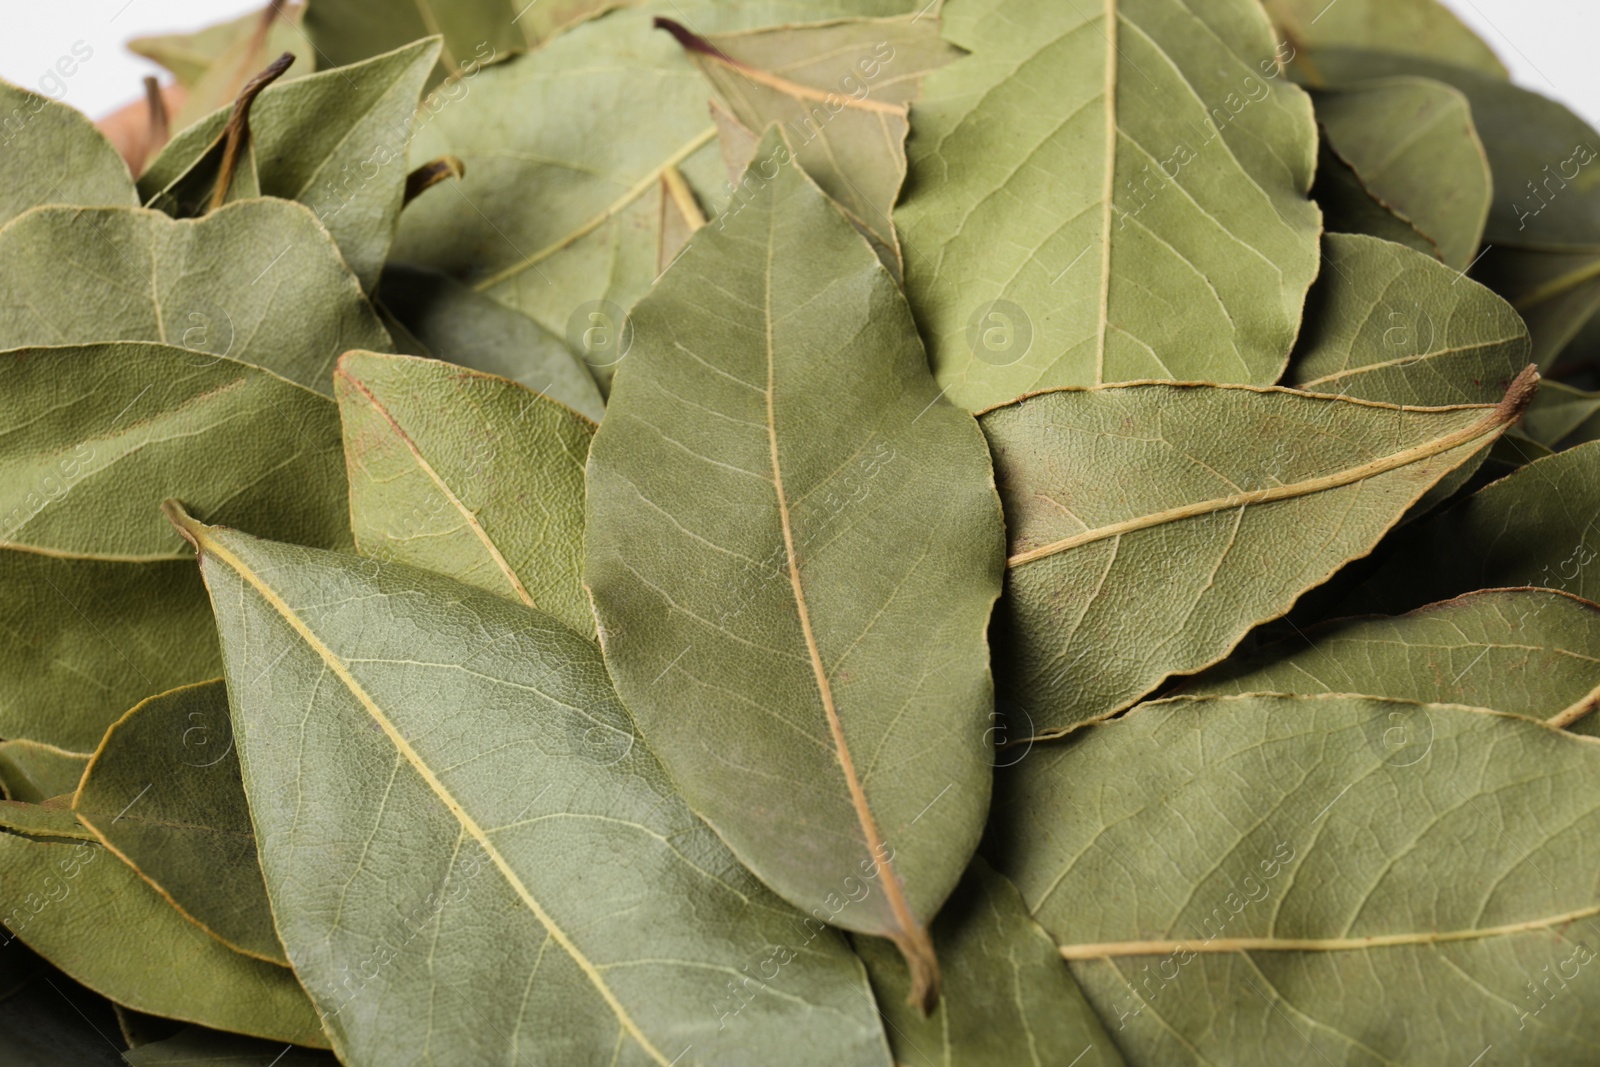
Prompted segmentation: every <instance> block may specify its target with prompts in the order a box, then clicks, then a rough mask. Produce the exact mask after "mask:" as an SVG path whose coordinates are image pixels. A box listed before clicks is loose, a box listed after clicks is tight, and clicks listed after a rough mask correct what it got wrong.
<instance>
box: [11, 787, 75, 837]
mask: <svg viewBox="0 0 1600 1067" xmlns="http://www.w3.org/2000/svg"><path fill="white" fill-rule="evenodd" d="M0 830H6V831H9V832H11V833H14V834H24V835H26V836H28V837H37V838H48V839H51V840H63V839H67V840H77V841H93V840H95V836H94V832H93V831H91V830H90V829H89V828H88V827H86V826H84V825H83V823H81V822H80V821H78V816H77V815H75V814H74V813H73V811H72V797H71V795H70V794H69V795H67V796H59V797H50V798H48V799H46V800H43V801H40V802H39V803H37V804H26V803H23V802H21V801H16V800H0Z"/></svg>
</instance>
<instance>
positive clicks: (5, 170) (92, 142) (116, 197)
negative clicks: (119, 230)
mask: <svg viewBox="0 0 1600 1067" xmlns="http://www.w3.org/2000/svg"><path fill="white" fill-rule="evenodd" d="M0 116H3V118H0V226H3V225H4V224H5V223H7V222H10V221H11V220H12V219H14V218H16V217H17V216H18V215H20V214H22V213H23V212H24V211H27V210H28V209H29V208H34V207H38V206H39V205H40V204H81V205H84V206H92V207H102V206H103V207H134V206H136V205H137V204H138V202H139V201H138V197H137V195H136V194H135V193H134V191H133V185H132V182H133V179H132V178H131V177H129V175H128V167H127V164H125V163H123V162H122V157H121V156H119V155H117V150H116V149H115V148H112V147H111V142H109V141H107V140H106V139H105V138H104V137H103V136H101V134H100V131H99V130H97V129H95V128H94V123H92V122H90V121H89V120H88V119H87V118H85V117H84V116H83V113H82V112H80V111H77V110H75V109H74V108H71V107H68V106H67V105H66V104H62V103H59V102H57V101H55V100H51V99H50V98H49V97H46V96H41V95H40V94H38V93H34V92H30V91H28V90H26V89H21V88H18V87H17V86H15V85H10V84H7V83H6V82H0Z"/></svg>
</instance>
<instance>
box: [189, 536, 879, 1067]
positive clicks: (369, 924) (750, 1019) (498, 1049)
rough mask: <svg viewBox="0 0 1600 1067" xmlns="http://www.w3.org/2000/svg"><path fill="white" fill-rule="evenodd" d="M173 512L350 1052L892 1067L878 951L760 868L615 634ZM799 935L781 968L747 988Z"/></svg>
mask: <svg viewBox="0 0 1600 1067" xmlns="http://www.w3.org/2000/svg"><path fill="white" fill-rule="evenodd" d="M173 514H174V516H175V521H177V522H179V523H181V524H182V525H183V527H184V528H185V529H186V530H187V532H188V533H189V535H190V536H191V537H193V538H194V539H195V540H196V541H197V542H198V543H199V547H200V559H201V567H202V569H203V571H204V573H205V576H206V581H207V583H208V585H209V586H210V588H211V592H212V594H213V598H214V599H213V603H214V605H215V607H216V610H217V612H218V625H219V628H220V630H221V633H222V639H223V647H224V650H225V654H226V658H227V668H226V673H227V678H228V689H229V697H230V700H231V701H232V703H233V713H234V729H235V737H236V739H237V744H238V749H239V754H240V762H241V765H242V767H243V772H244V782H245V791H246V793H247V795H248V796H249V797H250V807H251V812H252V816H253V819H254V821H255V824H256V826H257V829H258V831H259V835H260V836H259V843H260V848H261V865H262V870H263V872H264V874H265V876H266V881H267V888H268V892H269V894H270V896H271V898H272V904H273V912H274V915H275V917H276V920H277V924H278V929H279V932H280V933H281V935H282V938H283V942H284V946H285V948H286V949H287V950H288V954H289V958H290V959H291V960H292V961H293V963H294V966H295V971H296V973H297V974H298V975H299V976H300V978H301V979H302V980H303V981H304V982H305V983H306V986H307V989H308V990H309V992H310V994H311V996H312V998H313V999H314V1000H315V1001H316V1002H317V1004H318V1006H319V1008H320V1009H321V1011H322V1012H323V1013H324V1017H325V1020H326V1025H327V1027H328V1032H329V1035H330V1036H331V1038H332V1040H333V1043H334V1047H335V1050H336V1051H337V1052H338V1053H339V1054H340V1057H341V1059H343V1060H345V1061H347V1062H354V1063H363V1064H365V1063H374V1064H376V1063H389V1062H394V1061H395V1060H396V1059H399V1058H409V1057H412V1056H414V1055H415V1052H416V1050H417V1049H419V1048H428V1047H430V1043H431V1045H432V1047H438V1048H444V1049H449V1050H450V1053H449V1054H450V1055H451V1056H452V1057H454V1058H458V1059H460V1060H462V1061H463V1062H480V1061H486V1060H490V1059H498V1058H501V1057H503V1056H504V1055H506V1053H507V1051H508V1046H510V1047H514V1050H515V1054H518V1055H520V1056H522V1058H523V1059H524V1060H525V1061H526V1062H541V1063H550V1064H558V1063H559V1064H563V1065H565V1064H574V1063H593V1064H605V1063H618V1062H620V1063H629V1064H643V1063H653V1064H657V1065H658V1067H667V1065H668V1064H670V1063H671V1062H672V1060H673V1058H674V1057H682V1059H680V1061H679V1062H681V1063H685V1064H688V1063H701V1064H729V1065H733V1064H739V1065H743V1064H747V1063H751V1062H755V1061H756V1060H758V1059H759V1060H760V1061H761V1062H764V1063H773V1064H789V1063H793V1064H807V1065H809V1064H814V1063H817V1062H819V1061H820V1062H828V1063H836V1062H837V1063H847V1064H880V1065H883V1064H887V1060H888V1056H887V1049H886V1048H885V1047H884V1044H883V1041H884V1039H883V1035H882V1031H881V1029H880V1028H879V1025H878V1023H877V1019H876V1017H875V1015H874V1013H873V1011H872V1008H871V1004H870V998H869V996H868V995H867V989H866V985H865V975H864V974H863V973H862V971H861V968H860V964H859V962H858V961H856V960H855V959H854V958H853V957H852V956H851V954H850V953H849V952H848V950H847V949H846V948H845V946H844V945H843V943H842V941H841V940H840V939H838V938H837V937H836V936H834V935H831V934H829V933H828V932H826V931H825V930H823V931H821V932H820V933H817V934H815V935H813V937H812V938H811V939H808V936H807V935H808V933H809V931H808V930H807V928H806V927H805V926H803V925H801V924H800V923H799V919H800V916H799V915H797V914H796V913H794V912H792V911H791V910H790V909H788V908H787V907H785V906H784V905H782V903H781V902H780V901H778V900H777V899H776V898H775V897H772V896H771V895H770V894H767V893H766V892H765V891H764V890H762V889H761V888H760V887H759V886H758V885H756V884H755V883H754V882H753V880H749V879H745V878H742V877H741V871H740V869H739V868H738V865H737V863H736V862H735V860H734V859H733V856H732V855H731V854H730V853H729V852H728V851H727V849H726V848H725V847H724V846H723V845H722V844H721V843H720V842H719V841H718V840H717V838H716V837H715V836H714V835H713V834H712V833H711V831H710V830H709V829H708V828H706V827H705V826H704V824H702V823H700V822H699V821H698V820H696V819H695V817H694V816H693V815H692V814H691V813H690V812H689V810H688V808H687V806H686V805H684V804H683V802H682V800H681V799H680V798H679V797H678V796H677V794H676V792H675V791H674V789H673V787H672V785H671V783H670V781H669V779H668V778H667V777H666V774H665V772H664V771H663V770H662V769H661V768H660V766H659V765H657V764H656V762H655V760H654V757H653V756H651V754H650V753H649V751H648V750H647V749H646V748H645V746H644V744H643V743H641V742H637V741H636V740H635V739H634V737H633V734H632V724H631V722H630V721H629V717H628V713H627V711H626V709H625V708H623V706H622V704H621V703H620V702H619V701H618V700H617V698H616V696H615V694H614V693H613V691H612V690H611V687H610V685H609V683H608V681H607V679H606V675H605V669H604V666H603V664H602V663H601V660H600V655H599V651H598V650H597V649H596V648H595V646H594V645H593V644H592V643H591V642H589V641H586V640H584V639H583V638H581V637H579V636H578V635H576V634H574V633H572V632H571V631H570V630H568V629H567V628H566V627H565V626H564V625H562V624H561V623H559V622H558V621H556V620H555V619H554V618H552V617H550V616H546V615H544V614H542V613H540V612H537V611H533V610H530V609H528V608H525V607H523V606H521V605H519V604H515V603H511V602H510V601H508V600H506V599H505V598H502V597H499V596H496V595H493V594H490V593H487V592H484V591H481V590H478V589H475V588H473V587H471V586H467V585H463V584H461V583H459V582H455V581H453V580H451V579H449V578H445V577H443V576H440V575H435V574H431V573H429V572H426V571H421V570H417V569H415V568H411V567H407V566H404V565H402V564H398V563H379V562H377V561H375V560H370V559H368V560H361V559H357V558H355V557H352V556H346V555H341V554H336V553H328V552H320V551H317V550H314V549H307V548H299V547H295V546H290V545H280V544H275V543H272V542H265V541H258V540H256V539H254V538H251V537H248V536H246V535H244V534H240V533H237V532H234V531H230V530H225V529H221V528H211V527H205V526H202V525H200V524H198V523H196V522H194V521H193V520H191V519H189V518H188V517H187V516H184V515H182V514H181V512H179V511H176V510H174V512H173ZM419 650H425V652H424V653H423V655H425V657H426V662H420V661H419V660H418V659H417V656H418V654H419ZM267 668H270V670H267ZM258 679H259V681H258ZM307 709H310V715H309V716H308V715H307ZM352 827H359V828H360V829H359V830H358V831H357V833H356V835H355V836H352V834H351V828H352ZM734 879H738V880H739V881H738V883H737V884H736V883H734V882H733V881H731V880H734ZM820 925H821V924H820V923H819V924H818V927H819V928H820ZM774 946H792V948H791V949H789V950H788V951H789V956H788V958H787V961H786V965H785V966H783V967H780V973H781V975H782V977H781V980H774V982H775V984H774V985H773V986H772V988H771V989H770V990H764V991H763V993H764V994H766V995H757V996H753V997H752V999H751V1000H750V1001H749V1002H742V1001H740V1000H732V1001H729V1000H728V994H727V992H725V991H724V986H727V985H729V984H730V978H735V979H738V980H743V977H744V974H745V972H744V971H742V970H741V965H744V964H747V963H748V964H749V965H750V966H752V967H755V966H756V965H758V964H760V963H761V961H762V960H764V959H769V958H770V957H771V953H772V952H773V951H774V948H773V947H774ZM352 962H353V963H354V966H353V967H352V966H351V965H352ZM725 1001H726V1002H728V1005H729V1006H728V1007H727V1008H726V1009H724V1010H723V1011H721V1012H719V1007H718V1006H719V1005H721V1004H723V1003H724V1002H725ZM740 1004H742V1010H737V1008H738V1005H740ZM736 1010H737V1014H736V1015H733V1013H734V1012H735V1011H736ZM728 1015H733V1017H732V1018H728V1017H727V1016H728ZM721 1023H725V1024H726V1026H725V1028H719V1024H721Z"/></svg>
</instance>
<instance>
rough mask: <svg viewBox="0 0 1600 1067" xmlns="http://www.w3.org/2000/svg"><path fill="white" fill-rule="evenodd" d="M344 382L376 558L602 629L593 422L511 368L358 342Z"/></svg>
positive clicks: (348, 433) (354, 469) (369, 545)
mask: <svg viewBox="0 0 1600 1067" xmlns="http://www.w3.org/2000/svg"><path fill="white" fill-rule="evenodd" d="M511 314H515V313H514V312H512V313H511ZM334 386H335V390H336V392H337V394H338V396H339V407H340V411H341V413H342V415H343V419H344V434H345V452H346V457H347V461H348V464H349V470H350V490H351V502H350V521H351V525H352V527H353V529H354V532H355V536H356V545H357V547H358V548H359V549H360V551H361V552H362V554H363V555H367V556H371V557H373V558H374V559H380V560H398V561H399V562H401V563H409V564H411V565H413V566H417V567H425V568H427V569H428V570H433V571H438V572H439V573H441V574H448V575H450V576H451V577H452V578H456V579H459V580H460V581H463V582H467V583H468V584H471V585H475V586H478V587H479V588H481V589H487V590H489V591H490V592H492V593H498V594H499V595H501V596H504V597H509V598H511V599H513V600H515V601H517V602H518V603H521V604H525V605H527V606H528V607H533V608H539V609H541V610H543V611H546V612H548V613H549V614H551V615H554V616H555V617H556V618H558V619H560V620H561V621H562V622H564V623H566V624H567V625H568V626H570V627H572V628H573V629H574V630H577V631H578V632H579V633H581V634H584V635H585V636H588V635H591V634H593V633H594V617H593V615H592V614H591V613H590V610H589V599H588V597H587V596H586V595H585V593H584V591H583V584H582V582H583V508H584V478H583V470H584V463H585V461H586V460H587V459H588V457H589V442H590V440H591V439H592V438H593V436H594V424H593V423H591V422H590V421H589V420H588V419H586V418H584V417H583V416H581V415H579V414H578V413H577V412H575V411H572V410H570V409H568V408H566V407H563V406H562V405H560V404H557V403H555V402H554V401H552V400H550V399H548V398H546V397H543V396H540V395H539V394H537V393H535V392H533V391H531V390H529V389H527V388H525V387H523V386H519V385H517V384H516V383H514V382H508V381H506V380H505V379H503V378H494V377H491V376H489V375H486V374H478V373H476V372H474V371H468V370H463V369H461V368H459V367H452V366H450V365H449V364H445V363H437V362H435V361H433V360H422V359H414V358H411V357H408V356H380V355H373V354H371V353H365V352H352V353H350V354H348V355H346V356H345V357H344V358H343V359H342V360H340V361H339V371H338V375H337V377H336V378H335V380H334Z"/></svg>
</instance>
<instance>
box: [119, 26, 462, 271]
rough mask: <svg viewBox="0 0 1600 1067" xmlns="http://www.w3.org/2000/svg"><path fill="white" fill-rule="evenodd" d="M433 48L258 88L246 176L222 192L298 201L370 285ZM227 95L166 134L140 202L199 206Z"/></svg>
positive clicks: (397, 198)
mask: <svg viewBox="0 0 1600 1067" xmlns="http://www.w3.org/2000/svg"><path fill="white" fill-rule="evenodd" d="M296 33H297V34H298V33H299V31H298V30H296ZM299 39H300V40H302V41H303V40H304V38H303V37H301V38H299ZM438 49H439V46H438V42H437V41H432V40H427V41H416V42H415V43H412V44H408V45H406V46H405V47H403V48H399V49H396V50H395V51H393V52H389V53H387V54H385V55H380V56H376V57H374V58H373V59H370V60H368V61H366V62H364V63H360V64H357V65H355V66H352V67H348V68H339V69H335V70H325V71H321V72H319V73H316V74H312V75H310V76H309V77H305V78H300V79H298V80H295V81H291V82H286V83H282V84H273V85H270V86H268V87H267V88H266V89H265V90H263V91H262V92H261V95H260V96H258V97H256V99H255V102H254V104H253V105H252V106H251V108H250V140H249V144H248V147H247V150H246V158H245V160H244V161H243V164H242V166H244V168H245V171H246V174H247V176H248V177H247V179H246V180H235V182H234V184H233V185H232V186H231V187H230V194H229V196H230V199H231V200H234V201H237V200H241V199H245V198H248V197H257V196H270V197H278V198H281V199H284V200H296V201H299V202H300V203H302V204H305V205H306V206H307V207H308V208H310V209H311V211H312V212H314V213H315V215H316V218H317V221H319V222H320V223H322V225H323V226H325V227H326V228H327V230H328V233H329V234H330V235H331V236H332V237H333V240H334V242H335V243H336V244H337V245H338V247H339V251H340V253H341V254H342V255H343V256H344V260H345V262H346V263H347V264H349V266H350V269H351V270H352V271H354V272H355V275H356V277H357V278H359V279H360V281H361V285H362V288H364V289H365V290H366V291H367V292H372V291H373V290H374V289H375V288H376V286H377V284H378V273H379V271H380V270H381V269H382V268H383V263H384V260H385V259H387V258H388V255H389V246H390V244H391V242H392V241H393V240H394V234H395V227H396V226H397V225H398V223H399V219H400V209H401V207H402V206H403V202H404V197H405V184H406V172H407V169H408V163H407V149H408V147H409V145H410V143H411V140H412V138H413V137H415V136H416V132H417V130H418V128H419V127H420V126H421V125H422V124H423V123H424V122H425V121H427V118H428V115H429V112H428V111H427V110H426V109H422V110H419V107H418V103H417V101H418V98H419V96H420V95H421V93H422V87H423V83H424V81H425V80H426V78H427V75H428V72H429V71H430V70H431V69H432V67H433V60H434V57H435V56H436V55H438ZM276 54H277V53H273V55H276ZM291 71H293V68H291ZM254 73H255V71H251V74H252V75H253V74H254ZM228 101H229V103H228V106H227V107H224V108H223V109H222V110H220V111H215V112H212V113H211V114H209V115H207V116H206V117H204V118H202V119H199V121H197V122H196V123H195V124H194V125H193V126H190V127H189V128H188V129H186V130H184V131H183V132H182V133H179V134H178V135H177V136H176V137H174V138H173V139H172V141H171V143H169V144H168V145H167V147H166V148H165V149H164V150H163V151H162V153H161V155H160V156H158V157H157V158H156V160H155V161H154V162H153V163H151V165H150V168H149V169H148V170H147V171H146V172H145V173H144V174H143V175H142V176H141V177H140V178H139V192H140V195H141V196H142V197H143V198H144V200H145V203H146V204H147V205H148V206H150V207H155V208H159V209H161V210H162V211H165V212H167V213H168V214H173V215H178V216H189V215H194V214H199V213H201V211H202V210H203V207H204V205H205V204H206V203H207V202H208V201H209V199H210V196H211V192H212V189H213V187H214V185H215V176H214V174H212V173H211V171H210V170H208V169H207V168H208V167H214V166H215V162H214V149H215V148H216V145H217V142H218V139H219V138H220V137H222V136H223V131H224V127H225V126H226V124H227V121H228V117H229V115H230V114H231V112H232V103H231V101H232V97H231V96H230V97H229V98H228ZM445 102H446V101H445V100H444V99H441V100H436V101H434V102H433V104H432V106H434V107H440V106H444V104H445ZM207 110H209V109H207ZM300 240H304V238H301V239H300ZM281 245H282V242H281V241H280V242H279V246H280V247H281ZM274 251H276V250H274ZM265 265H266V264H265V262H263V263H262V264H261V266H262V267H264V266H265ZM258 269H260V268H258Z"/></svg>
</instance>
